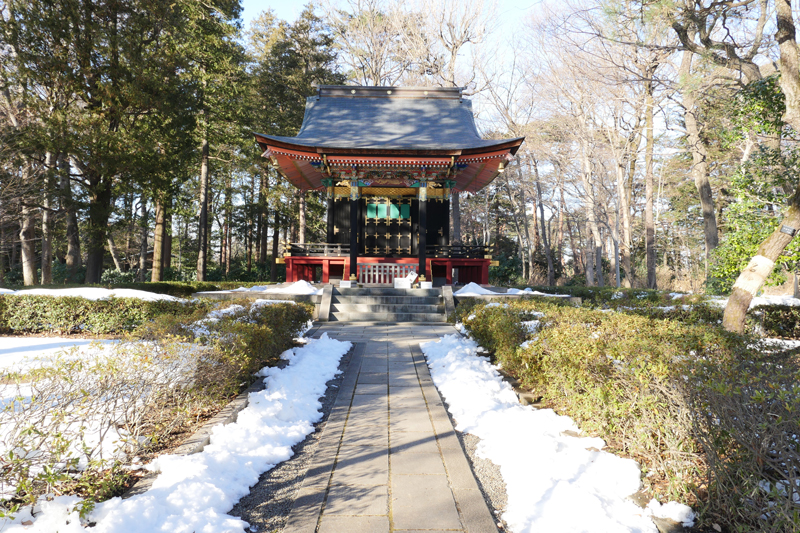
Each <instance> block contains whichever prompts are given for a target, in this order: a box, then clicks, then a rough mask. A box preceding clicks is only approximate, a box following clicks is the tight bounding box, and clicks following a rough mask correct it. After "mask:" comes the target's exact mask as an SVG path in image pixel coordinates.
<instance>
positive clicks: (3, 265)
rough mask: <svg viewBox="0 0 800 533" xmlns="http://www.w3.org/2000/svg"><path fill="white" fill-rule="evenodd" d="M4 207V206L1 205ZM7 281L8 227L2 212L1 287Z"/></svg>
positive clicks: (0, 236)
mask: <svg viewBox="0 0 800 533" xmlns="http://www.w3.org/2000/svg"><path fill="white" fill-rule="evenodd" d="M0 205H2V204H0ZM5 281H6V225H5V222H4V221H3V212H2V210H0V287H2V286H3V283H5Z"/></svg>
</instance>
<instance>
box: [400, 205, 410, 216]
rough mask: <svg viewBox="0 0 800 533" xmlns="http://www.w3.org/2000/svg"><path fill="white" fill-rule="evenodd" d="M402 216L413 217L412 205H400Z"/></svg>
mask: <svg viewBox="0 0 800 533" xmlns="http://www.w3.org/2000/svg"><path fill="white" fill-rule="evenodd" d="M400 218H403V219H409V218H411V206H410V205H409V204H403V205H401V206H400Z"/></svg>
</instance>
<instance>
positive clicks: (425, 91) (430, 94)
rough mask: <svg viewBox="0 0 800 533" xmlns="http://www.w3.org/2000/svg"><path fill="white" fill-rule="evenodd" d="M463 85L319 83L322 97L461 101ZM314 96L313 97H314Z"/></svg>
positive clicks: (319, 93) (318, 93)
mask: <svg viewBox="0 0 800 533" xmlns="http://www.w3.org/2000/svg"><path fill="white" fill-rule="evenodd" d="M463 92H464V88H463V87H367V86H360V85H359V86H356V85H319V86H317V96H316V98H317V99H320V98H393V99H394V98H414V99H422V100H426V99H437V100H441V99H445V100H459V101H461V98H462V95H463ZM312 98H313V97H312Z"/></svg>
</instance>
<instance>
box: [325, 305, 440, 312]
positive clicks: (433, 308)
mask: <svg viewBox="0 0 800 533" xmlns="http://www.w3.org/2000/svg"><path fill="white" fill-rule="evenodd" d="M331 312H342V313H435V314H443V313H444V304H439V305H414V304H387V305H380V304H362V303H335V304H331Z"/></svg>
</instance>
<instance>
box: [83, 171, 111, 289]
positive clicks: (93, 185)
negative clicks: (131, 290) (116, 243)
mask: <svg viewBox="0 0 800 533" xmlns="http://www.w3.org/2000/svg"><path fill="white" fill-rule="evenodd" d="M92 174H93V172H92V173H90V175H89V176H88V179H87V181H88V182H89V216H88V227H87V237H88V238H87V246H86V247H87V253H86V283H100V277H101V275H102V274H103V259H104V258H105V254H106V232H107V228H108V219H109V215H110V214H111V183H110V180H108V179H107V178H105V177H101V176H97V175H92Z"/></svg>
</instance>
